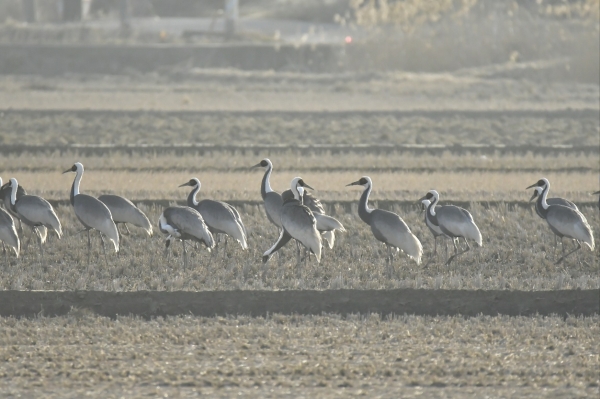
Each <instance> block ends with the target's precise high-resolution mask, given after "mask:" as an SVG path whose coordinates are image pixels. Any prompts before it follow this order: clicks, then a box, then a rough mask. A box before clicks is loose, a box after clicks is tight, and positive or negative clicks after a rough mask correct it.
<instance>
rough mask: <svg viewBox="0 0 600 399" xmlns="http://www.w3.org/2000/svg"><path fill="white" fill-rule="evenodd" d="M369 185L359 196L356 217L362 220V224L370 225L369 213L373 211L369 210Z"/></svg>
mask: <svg viewBox="0 0 600 399" xmlns="http://www.w3.org/2000/svg"><path fill="white" fill-rule="evenodd" d="M371 189H372V187H371V185H370V184H369V185H368V186H367V187H366V188H365V191H363V193H362V195H361V196H360V201H359V202H358V216H359V217H360V218H361V219H362V221H363V222H365V223H367V224H371V223H370V222H371V212H373V209H371V208H369V204H368V202H369V195H371Z"/></svg>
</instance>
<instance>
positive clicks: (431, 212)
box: [425, 197, 439, 226]
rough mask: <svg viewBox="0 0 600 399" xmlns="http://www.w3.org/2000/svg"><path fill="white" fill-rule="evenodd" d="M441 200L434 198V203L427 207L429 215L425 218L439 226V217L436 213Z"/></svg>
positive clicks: (431, 202)
mask: <svg viewBox="0 0 600 399" xmlns="http://www.w3.org/2000/svg"><path fill="white" fill-rule="evenodd" d="M438 201H439V198H435V197H434V198H433V201H430V202H429V206H428V207H427V213H426V214H425V217H426V218H427V220H429V221H430V222H431V223H433V224H434V225H436V226H438V221H437V215H436V213H435V206H436V205H437V203H438Z"/></svg>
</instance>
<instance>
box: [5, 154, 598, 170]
mask: <svg viewBox="0 0 600 399" xmlns="http://www.w3.org/2000/svg"><path fill="white" fill-rule="evenodd" d="M263 158H269V159H271V161H272V162H273V164H274V165H275V169H276V171H277V172H290V171H294V172H296V171H297V172H298V173H306V172H310V173H314V172H317V173H322V172H346V171H355V170H365V171H369V172H371V173H380V172H411V171H414V172H427V173H432V172H436V171H439V170H452V171H455V172H492V173H493V172H507V173H510V172H540V173H542V172H544V173H550V172H552V173H565V172H586V171H591V172H598V171H600V168H599V166H598V161H599V156H598V154H581V153H574V152H573V151H570V152H568V153H559V154H556V155H533V154H532V153H531V152H530V153H527V154H511V153H509V154H501V153H500V152H496V153H495V154H480V153H477V150H474V151H473V152H470V153H464V154H455V153H451V152H449V151H446V152H444V153H443V154H440V155H431V154H415V153H414V152H411V151H405V152H390V153H385V154H376V153H369V152H365V153H363V152H362V151H360V150H356V151H351V152H343V153H335V154H332V153H330V152H326V151H323V152H318V153H317V152H313V153H309V154H306V153H303V152H299V151H296V150H285V149H282V150H277V151H272V152H271V153H269V152H267V151H259V152H255V151H253V150H251V149H248V150H246V151H244V150H241V151H235V152H234V151H207V152H204V153H202V154H200V153H196V154H193V153H185V154H177V153H175V152H174V151H169V150H165V151H164V152H160V153H149V154H148V153H137V152H134V153H133V154H128V153H124V152H120V151H107V154H105V155H102V156H98V155H85V154H83V153H79V152H77V151H64V152H62V153H60V154H59V153H57V152H56V153H52V152H46V153H44V152H42V151H40V152H36V153H28V152H25V153H21V154H18V155H16V154H10V153H9V154H7V155H5V156H3V157H2V158H1V159H0V170H2V171H10V172H12V173H16V172H17V171H19V172H41V171H46V172H51V171H56V172H62V171H63V170H64V169H66V167H67V166H68V165H66V163H68V162H69V161H67V160H74V159H77V160H82V162H84V164H85V166H86V168H88V169H90V170H93V171H113V172H114V171H128V172H154V173H156V172H193V173H198V172H199V171H202V172H211V173H214V172H218V173H227V172H233V173H240V172H241V173H244V172H248V171H249V170H250V167H251V166H253V165H256V164H257V163H258V162H259V161H260V160H261V159H263ZM107 159H109V160H110V162H107ZM4 174H5V172H3V175H4ZM275 174H277V173H275Z"/></svg>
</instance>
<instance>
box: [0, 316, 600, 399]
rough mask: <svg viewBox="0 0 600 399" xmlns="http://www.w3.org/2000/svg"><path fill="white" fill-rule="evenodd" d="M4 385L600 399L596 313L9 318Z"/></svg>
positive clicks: (1, 341) (62, 390) (130, 391)
mask: <svg viewBox="0 0 600 399" xmlns="http://www.w3.org/2000/svg"><path fill="white" fill-rule="evenodd" d="M0 326H1V328H0V331H2V334H0V359H2V362H0V387H1V389H2V391H3V392H4V394H5V395H9V396H12V395H15V396H16V395H25V396H28V395H32V396H38V397H39V396H44V397H61V398H64V397H81V396H83V395H93V396H98V395H101V396H102V397H105V398H112V397H120V396H123V395H124V396H128V397H132V396H136V397H137V396H143V395H153V396H154V395H159V396H165V397H166V395H169V396H192V395H198V394H204V395H210V396H219V397H225V396H226V397H229V396H233V395H236V396H237V395H243V396H252V397H292V396H294V397H298V396H302V395H311V396H314V397H324V398H332V397H349V396H368V397H379V396H383V397H389V396H403V397H416V396H420V395H425V396H427V397H436V398H437V397H446V395H448V394H451V396H453V397H460V398H467V397H483V396H494V397H517V396H519V397H523V396H527V397H530V396H531V397H534V396H535V397H538V396H540V395H542V396H546V395H550V396H552V397H587V396H589V397H594V396H597V394H598V384H599V382H600V381H599V380H598V373H597V366H598V361H599V358H598V352H599V351H600V347H599V346H598V339H597V337H598V334H600V329H599V327H598V326H599V319H598V317H597V316H595V317H589V318H573V317H568V318H566V319H563V318H558V317H503V316H499V317H473V318H468V319H464V318H460V317H435V318H433V317H415V316H396V317H391V318H386V319H383V320H382V319H381V318H380V317H379V316H378V315H366V316H349V317H348V318H347V319H343V318H340V317H339V316H335V315H323V316H281V315H273V316H269V317H268V318H266V319H265V318H249V317H244V316H239V317H229V318H199V317H191V316H187V317H175V318H168V319H162V318H158V319H155V320H152V321H143V320H140V319H138V318H131V317H119V318H118V319H116V320H110V319H107V318H102V317H96V316H93V315H90V314H88V313H87V312H85V311H81V310H73V311H72V312H71V313H70V315H69V316H65V317H57V318H44V317H40V318H36V319H33V320H27V319H21V320H17V319H14V318H2V319H0Z"/></svg>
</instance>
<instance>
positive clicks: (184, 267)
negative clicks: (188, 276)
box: [181, 240, 188, 270]
mask: <svg viewBox="0 0 600 399" xmlns="http://www.w3.org/2000/svg"><path fill="white" fill-rule="evenodd" d="M181 244H182V245H183V270H186V269H187V263H188V261H187V250H186V249H185V240H181Z"/></svg>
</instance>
